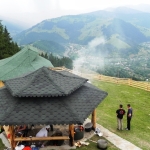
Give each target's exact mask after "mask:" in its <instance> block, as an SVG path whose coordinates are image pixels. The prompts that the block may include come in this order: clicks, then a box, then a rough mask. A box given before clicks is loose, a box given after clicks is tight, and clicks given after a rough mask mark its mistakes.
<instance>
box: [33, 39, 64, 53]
mask: <svg viewBox="0 0 150 150" xmlns="http://www.w3.org/2000/svg"><path fill="white" fill-rule="evenodd" d="M32 45H33V46H34V47H37V48H38V49H40V50H42V51H45V52H47V53H53V54H59V55H63V53H64V51H65V48H64V47H63V46H62V45H60V44H58V43H56V42H53V41H46V40H41V41H36V42H34V43H33V44H32Z"/></svg>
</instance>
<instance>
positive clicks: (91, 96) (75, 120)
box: [0, 67, 107, 125]
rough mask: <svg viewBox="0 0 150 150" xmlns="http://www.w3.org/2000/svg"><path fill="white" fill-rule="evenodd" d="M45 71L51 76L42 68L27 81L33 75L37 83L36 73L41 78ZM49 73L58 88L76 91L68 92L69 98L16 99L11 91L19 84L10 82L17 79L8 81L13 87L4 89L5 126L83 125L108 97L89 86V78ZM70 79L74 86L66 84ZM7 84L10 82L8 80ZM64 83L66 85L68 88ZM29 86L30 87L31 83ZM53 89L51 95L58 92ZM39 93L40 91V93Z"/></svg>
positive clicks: (1, 115)
mask: <svg viewBox="0 0 150 150" xmlns="http://www.w3.org/2000/svg"><path fill="white" fill-rule="evenodd" d="M43 69H44V71H43V73H44V74H47V71H48V70H47V69H45V68H44V67H43V68H41V69H39V71H38V70H37V71H35V72H33V73H31V74H30V75H31V76H30V75H28V76H25V77H28V78H29V79H26V80H27V82H28V81H32V79H31V78H32V76H33V81H35V80H34V79H35V78H34V75H35V74H36V75H37V77H40V76H38V75H39V74H40V73H41V72H42V71H40V70H43ZM45 70H46V71H45ZM49 73H50V74H51V73H52V74H53V79H52V80H56V81H54V82H55V83H57V85H59V86H61V89H62V90H63V92H64V91H65V92H66V91H69V90H68V89H69V88H70V87H71V84H72V86H73V87H74V88H73V91H72V90H70V91H71V93H70V92H68V93H69V95H68V94H66V96H60V95H59V96H57V97H14V96H13V95H12V94H11V92H10V89H12V86H11V84H12V85H13V86H15V82H12V83H10V81H14V80H9V81H8V82H9V84H8V85H9V86H8V85H7V86H5V87H3V88H1V89H0V106H1V109H0V123H1V125H21V124H79V123H83V122H84V121H85V119H86V118H87V117H88V116H89V115H90V114H91V113H92V112H93V110H94V109H95V108H96V107H97V106H98V105H99V104H100V102H101V101H102V100H103V99H104V98H105V97H106V96H107V93H106V92H105V91H102V90H100V89H98V88H96V87H95V86H93V85H92V84H90V83H87V82H86V83H85V81H87V79H84V78H81V77H79V76H76V75H74V74H72V73H70V72H67V71H60V72H56V71H52V70H49ZM55 75H56V76H57V77H55V78H54V76H55ZM29 76H30V77H29ZM22 78H24V77H22ZM43 78H45V77H43ZM60 78H61V79H60ZM72 78H74V79H72ZM18 79H21V78H18ZM30 79H31V80H30ZM48 79H49V78H48ZM67 79H68V80H71V83H69V82H68V84H66V83H64V81H66V80H67ZM16 80H17V78H16ZM63 80H64V81H63ZM74 81H75V82H74ZM20 82H21V81H20ZM79 82H81V84H79ZM83 82H84V83H83ZM5 83H7V81H6V82H5ZM30 83H32V82H30ZM36 83H38V78H37V80H36V82H34V84H31V85H32V86H33V85H35V86H36ZM44 83H45V82H44ZM59 83H62V84H59ZM75 83H76V84H75ZM63 84H65V86H64V85H63ZM18 85H19V84H18V83H17V86H18ZM27 85H28V86H29V84H27ZM81 85H82V86H81ZM17 86H16V88H17ZM28 86H27V87H28ZM10 87H11V88H10ZM40 87H41V86H39V88H40ZM45 87H47V86H45ZM54 87H55V86H54ZM56 87H57V86H56ZM8 88H10V89H8ZM33 88H34V87H33ZM51 88H52V87H49V90H50V91H51V94H52V92H54V93H55V90H54V91H52V90H51ZM22 89H25V88H22ZM74 89H76V90H74ZM13 90H14V89H13ZM30 90H31V93H32V92H34V91H33V90H32V89H31V88H30ZM41 90H44V89H41ZM57 90H58V89H57ZM20 91H22V90H20ZM25 91H26V90H25ZM26 92H27V91H26ZM37 92H39V90H38V91H37ZM46 92H47V90H46ZM65 92H64V93H65ZM62 95H63V94H62Z"/></svg>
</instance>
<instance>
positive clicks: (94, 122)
mask: <svg viewBox="0 0 150 150" xmlns="http://www.w3.org/2000/svg"><path fill="white" fill-rule="evenodd" d="M91 122H92V124H93V129H94V130H95V128H96V109H94V111H93V112H92V119H91Z"/></svg>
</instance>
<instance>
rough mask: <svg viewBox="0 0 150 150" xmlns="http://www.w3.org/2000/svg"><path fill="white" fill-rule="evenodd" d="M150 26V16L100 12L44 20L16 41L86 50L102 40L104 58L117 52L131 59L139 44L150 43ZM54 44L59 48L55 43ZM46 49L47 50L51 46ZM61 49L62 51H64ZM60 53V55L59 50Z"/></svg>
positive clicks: (124, 10) (134, 12)
mask: <svg viewBox="0 0 150 150" xmlns="http://www.w3.org/2000/svg"><path fill="white" fill-rule="evenodd" d="M148 22H150V13H145V12H141V11H138V10H134V9H131V8H126V7H119V8H116V9H113V10H111V11H110V10H100V11H96V12H92V13H87V14H81V15H69V16H62V17H59V18H54V19H50V20H44V21H43V22H41V23H39V24H37V25H35V26H33V27H32V28H30V29H28V30H25V31H23V32H21V33H20V34H17V35H16V36H15V37H14V40H15V41H17V42H18V43H19V44H20V45H22V44H31V43H34V44H35V45H36V46H37V45H38V46H39V47H40V48H43V46H44V45H45V44H44V43H45V41H50V42H55V43H58V44H60V45H61V46H64V45H65V44H66V45H67V44H68V43H74V44H79V45H84V46H85V45H87V44H88V43H89V42H91V41H92V40H94V39H95V38H100V37H102V38H104V39H105V43H103V45H101V46H99V45H97V47H96V48H97V50H98V51H99V50H100V51H107V52H105V54H106V53H107V54H108V53H109V55H114V53H115V54H116V52H117V53H118V54H119V56H121V57H125V56H127V57H128V56H129V55H130V54H132V53H133V54H135V53H138V51H139V49H138V45H139V44H140V43H143V42H148V41H149V40H150V23H148ZM39 41H41V42H39ZM37 42H38V44H36V43H37ZM51 44H52V45H54V47H55V46H56V44H54V43H51ZM46 45H47V48H48V47H49V46H48V44H46ZM46 45H45V47H46ZM45 47H44V49H46V48H45ZM99 47H101V49H100V48H99ZM50 49H51V48H50ZM52 49H53V50H54V49H55V48H52ZM56 49H57V50H58V49H59V48H56ZM61 49H62V51H63V47H61ZM47 51H48V50H47ZM58 53H60V51H59V50H58Z"/></svg>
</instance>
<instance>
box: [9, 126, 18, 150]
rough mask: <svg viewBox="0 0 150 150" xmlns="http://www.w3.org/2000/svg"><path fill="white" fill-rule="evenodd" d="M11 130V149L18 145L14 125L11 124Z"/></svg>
mask: <svg viewBox="0 0 150 150" xmlns="http://www.w3.org/2000/svg"><path fill="white" fill-rule="evenodd" d="M9 131H10V145H11V149H12V150H14V149H15V147H16V142H15V141H14V139H15V131H14V126H9Z"/></svg>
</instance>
